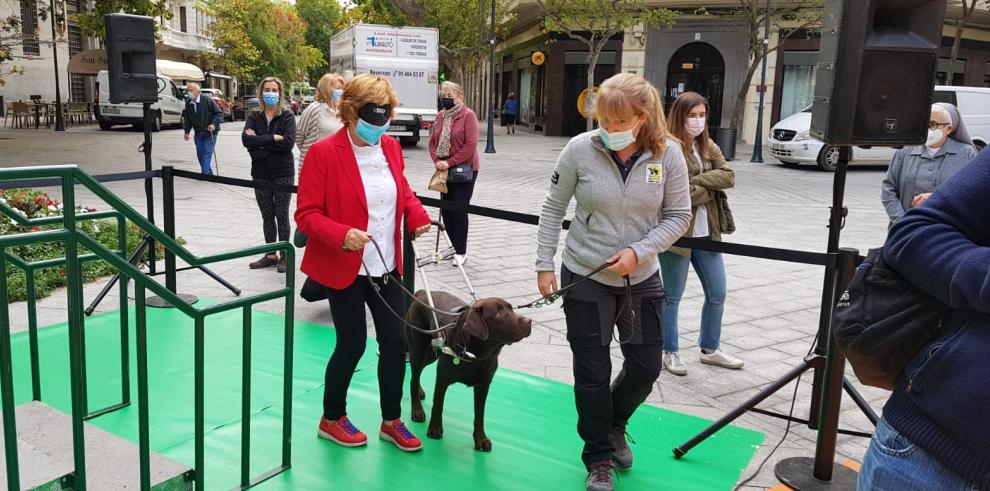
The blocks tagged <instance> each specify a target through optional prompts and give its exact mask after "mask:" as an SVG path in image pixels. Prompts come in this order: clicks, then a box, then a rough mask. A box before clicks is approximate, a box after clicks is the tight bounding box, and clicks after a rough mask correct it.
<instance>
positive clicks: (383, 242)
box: [296, 75, 430, 452]
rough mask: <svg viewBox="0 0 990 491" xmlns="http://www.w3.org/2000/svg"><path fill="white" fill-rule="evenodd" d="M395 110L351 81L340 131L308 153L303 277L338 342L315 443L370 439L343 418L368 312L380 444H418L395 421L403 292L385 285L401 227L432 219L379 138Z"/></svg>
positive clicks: (396, 268)
mask: <svg viewBox="0 0 990 491" xmlns="http://www.w3.org/2000/svg"><path fill="white" fill-rule="evenodd" d="M397 105H398V99H397V98H396V95H395V91H394V90H392V86H391V85H390V84H389V82H388V80H387V79H385V78H384V77H379V76H372V75H359V76H357V77H355V78H354V79H353V80H351V81H350V82H348V83H347V85H345V86H344V94H343V96H342V97H341V99H340V101H339V111H338V114H339V117H340V120H341V121H342V122H343V123H344V126H345V127H344V128H343V129H342V130H340V131H337V132H336V133H334V134H333V135H332V136H330V137H328V138H325V139H323V140H320V141H319V142H317V143H315V144H314V145H313V146H312V147H310V148H309V152H307V153H306V160H305V162H304V164H303V170H302V173H301V174H300V177H299V195H298V198H297V206H296V225H297V226H298V228H299V230H301V231H302V232H303V233H305V234H307V235H308V236H309V241H308V242H307V244H306V253H305V255H304V256H303V262H302V271H303V273H305V274H306V275H308V276H309V277H310V278H312V279H313V280H315V281H317V282H319V283H321V284H322V285H324V286H326V287H327V289H328V291H329V294H330V312H331V313H332V314H333V320H334V327H335V332H336V335H337V343H336V345H335V346H334V350H333V355H332V356H331V357H330V361H329V362H328V363H327V371H326V378H325V382H326V385H325V388H324V391H323V418H322V419H321V420H320V425H319V430H318V435H319V436H321V437H323V438H326V439H328V440H331V441H334V442H336V443H338V444H340V445H343V446H347V447H357V446H361V445H364V444H366V443H367V441H368V438H367V437H366V436H365V435H364V433H362V432H361V431H360V430H358V429H357V427H355V426H354V424H353V423H351V421H350V420H349V419H348V418H347V388H348V386H349V385H350V382H351V376H352V375H353V374H354V369H355V368H356V367H357V364H358V361H359V360H360V359H361V356H362V355H363V354H364V348H365V345H366V343H367V325H366V321H365V310H364V306H365V304H367V305H368V307H369V308H370V310H371V316H372V319H373V320H374V323H375V333H376V335H377V338H378V346H379V351H380V356H379V358H378V385H379V392H380V398H381V410H382V425H381V430H380V432H379V436H380V437H381V438H382V439H384V440H388V441H391V442H393V443H395V445H396V446H397V447H398V448H399V449H400V450H404V451H407V452H413V451H416V450H419V449H421V448H422V446H423V445H422V443H421V442H420V440H419V439H418V438H416V437H415V436H414V435H413V434H412V433H411V432H410V431H409V429H408V428H406V426H405V425H404V424H403V423H402V421H401V420H400V419H399V415H400V413H401V401H402V383H403V379H404V378H405V372H406V349H407V344H406V333H405V328H404V325H403V323H402V319H400V318H398V317H396V316H395V315H394V314H393V313H392V312H391V311H390V308H391V310H394V311H395V312H402V309H403V297H402V290H401V289H400V288H399V285H398V282H396V281H388V282H386V281H384V277H385V276H386V275H388V274H396V273H398V274H401V272H402V253H401V251H402V219H403V218H405V220H406V225H407V227H408V228H409V230H414V235H415V236H416V237H418V236H420V235H422V234H423V233H425V232H427V231H428V230H429V229H430V218H429V216H428V215H427V214H426V210H424V209H423V205H422V204H421V203H420V202H419V199H418V198H417V197H416V196H415V195H414V194H413V192H412V189H410V187H409V182H408V181H406V177H405V175H403V169H404V167H405V164H404V162H403V159H402V149H401V147H400V146H399V143H398V142H396V141H395V140H394V139H393V138H391V137H387V136H385V137H383V135H384V133H385V131H386V130H387V129H388V124H389V119H390V118H391V116H392V110H393V109H394V108H395V107H396V106H397ZM372 239H374V240H375V242H377V244H378V246H379V248H380V249H381V253H380V254H379V251H378V249H377V248H375V246H374V244H371V243H370V242H371V240H372ZM382 256H384V260H383V257H382ZM362 259H363V262H364V264H362ZM366 276H370V277H371V278H372V281H373V282H374V283H375V284H376V285H377V286H378V289H379V291H380V293H381V297H383V298H384V299H385V301H387V302H388V304H387V305H386V304H385V303H383V302H382V299H381V298H379V296H378V294H377V293H375V289H374V287H372V286H371V284H370V282H369V281H368V278H367V277H366Z"/></svg>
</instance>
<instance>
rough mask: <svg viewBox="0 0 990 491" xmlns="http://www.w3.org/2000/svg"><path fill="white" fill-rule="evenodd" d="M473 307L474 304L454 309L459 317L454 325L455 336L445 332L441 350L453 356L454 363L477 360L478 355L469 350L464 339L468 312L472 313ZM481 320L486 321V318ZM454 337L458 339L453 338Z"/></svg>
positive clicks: (453, 332)
mask: <svg viewBox="0 0 990 491" xmlns="http://www.w3.org/2000/svg"><path fill="white" fill-rule="evenodd" d="M473 309H474V306H473V305H464V306H461V307H458V308H457V310H455V311H454V312H457V313H458V318H457V322H456V324H455V325H454V329H453V330H452V332H451V334H453V336H451V335H448V334H444V343H443V345H442V346H441V347H440V351H441V352H442V353H444V354H446V355H447V356H450V357H451V358H453V359H454V365H459V364H460V363H461V361H468V362H471V361H475V360H477V357H476V356H474V354H473V353H471V352H470V351H468V350H467V340H464V337H465V333H464V323H465V322H467V318H468V314H470V313H471V310H473ZM481 320H482V322H484V318H482V319H481ZM485 327H486V328H487V322H486V323H485ZM454 337H456V338H457V339H456V340H455V339H453V338H454ZM467 337H468V339H470V337H471V336H470V334H468V335H467Z"/></svg>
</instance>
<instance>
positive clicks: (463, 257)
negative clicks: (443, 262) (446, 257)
mask: <svg viewBox="0 0 990 491" xmlns="http://www.w3.org/2000/svg"><path fill="white" fill-rule="evenodd" d="M466 262H467V254H454V258H453V259H451V260H450V265H451V266H453V267H455V268H456V267H458V266H461V265H463V264H464V263H466Z"/></svg>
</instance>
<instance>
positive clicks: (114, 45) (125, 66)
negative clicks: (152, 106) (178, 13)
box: [103, 14, 158, 104]
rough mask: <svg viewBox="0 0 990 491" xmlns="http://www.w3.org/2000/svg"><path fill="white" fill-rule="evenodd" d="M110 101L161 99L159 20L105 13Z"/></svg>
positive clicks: (152, 101) (154, 100)
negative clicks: (157, 61)
mask: <svg viewBox="0 0 990 491" xmlns="http://www.w3.org/2000/svg"><path fill="white" fill-rule="evenodd" d="M103 19H104V23H105V24H106V26H107V40H106V42H107V72H109V75H110V77H109V78H110V102H112V103H114V104H120V103H124V102H151V103H154V102H158V72H157V67H156V66H155V21H154V20H153V19H152V18H151V17H145V16H141V15H128V14H109V15H107V16H105V17H104V18H103Z"/></svg>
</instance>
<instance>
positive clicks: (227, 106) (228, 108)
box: [202, 89, 234, 121]
mask: <svg viewBox="0 0 990 491" xmlns="http://www.w3.org/2000/svg"><path fill="white" fill-rule="evenodd" d="M202 92H204V93H206V94H209V96H210V97H212V98H213V100H214V101H216V103H217V105H218V106H220V110H221V111H223V119H224V120H225V121H233V120H234V113H233V111H232V106H233V104H231V102H230V100H229V99H227V97H226V96H224V95H223V91H222V90H220V89H202Z"/></svg>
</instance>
